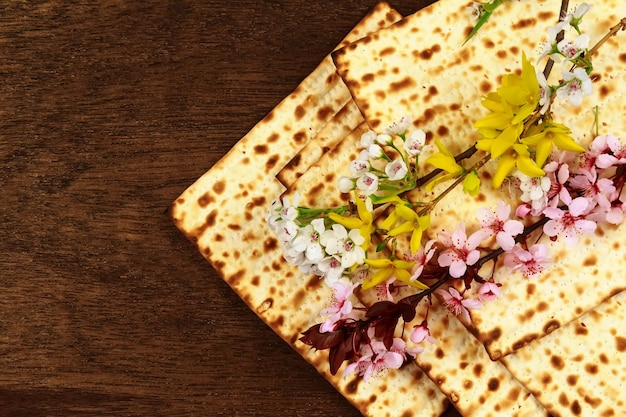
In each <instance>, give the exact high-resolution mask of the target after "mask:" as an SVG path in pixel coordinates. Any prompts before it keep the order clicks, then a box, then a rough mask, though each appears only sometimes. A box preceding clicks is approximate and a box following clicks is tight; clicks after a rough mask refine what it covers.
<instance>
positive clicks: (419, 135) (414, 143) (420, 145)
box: [404, 129, 426, 156]
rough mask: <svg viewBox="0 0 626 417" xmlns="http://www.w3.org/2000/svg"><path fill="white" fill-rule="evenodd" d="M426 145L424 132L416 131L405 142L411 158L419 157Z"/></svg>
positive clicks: (405, 148) (405, 147)
mask: <svg viewBox="0 0 626 417" xmlns="http://www.w3.org/2000/svg"><path fill="white" fill-rule="evenodd" d="M425 143H426V133H424V131H423V130H419V129H417V130H414V131H412V132H411V134H410V135H409V137H408V138H407V139H406V141H405V142H404V150H405V151H407V153H408V154H409V155H411V156H415V155H419V154H420V153H422V150H423V149H424V144H425Z"/></svg>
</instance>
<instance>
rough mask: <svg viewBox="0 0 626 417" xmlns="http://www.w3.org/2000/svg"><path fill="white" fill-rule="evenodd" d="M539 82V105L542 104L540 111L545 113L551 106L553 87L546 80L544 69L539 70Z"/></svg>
mask: <svg viewBox="0 0 626 417" xmlns="http://www.w3.org/2000/svg"><path fill="white" fill-rule="evenodd" d="M537 82H538V83H539V87H541V90H540V91H539V105H540V106H541V110H540V113H541V114H545V113H546V111H548V107H549V106H550V99H551V96H552V89H551V88H550V85H549V84H548V80H546V76H545V75H543V71H537Z"/></svg>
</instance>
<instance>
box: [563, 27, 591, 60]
mask: <svg viewBox="0 0 626 417" xmlns="http://www.w3.org/2000/svg"><path fill="white" fill-rule="evenodd" d="M556 47H557V49H558V50H559V52H560V53H561V54H562V55H563V56H564V57H566V58H567V59H573V58H576V57H578V56H579V55H581V54H582V53H583V52H585V51H586V50H587V48H588V47H589V35H587V34H586V33H585V34H583V35H580V36H579V37H578V38H576V40H575V41H574V42H572V41H570V40H568V39H563V40H561V41H560V42H559V43H558V44H557V45H556Z"/></svg>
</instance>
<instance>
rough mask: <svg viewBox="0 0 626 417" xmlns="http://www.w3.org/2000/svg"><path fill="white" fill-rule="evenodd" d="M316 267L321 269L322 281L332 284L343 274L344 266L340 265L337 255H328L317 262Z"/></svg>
mask: <svg viewBox="0 0 626 417" xmlns="http://www.w3.org/2000/svg"><path fill="white" fill-rule="evenodd" d="M317 267H318V268H319V270H320V271H322V276H323V277H324V282H325V283H326V284H328V285H332V284H333V283H335V282H337V281H338V280H339V278H341V276H342V275H343V271H344V268H343V267H342V266H341V259H340V258H339V257H338V256H328V257H326V258H324V259H322V260H321V261H319V262H318V263H317Z"/></svg>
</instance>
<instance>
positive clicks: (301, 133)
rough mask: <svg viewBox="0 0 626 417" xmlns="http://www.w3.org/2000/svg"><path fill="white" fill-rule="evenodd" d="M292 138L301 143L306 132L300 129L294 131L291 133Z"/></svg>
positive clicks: (304, 138)
mask: <svg viewBox="0 0 626 417" xmlns="http://www.w3.org/2000/svg"><path fill="white" fill-rule="evenodd" d="M293 140H295V141H296V143H302V142H304V141H305V140H306V133H305V132H304V131H302V130H300V131H298V132H296V133H294V135H293Z"/></svg>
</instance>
